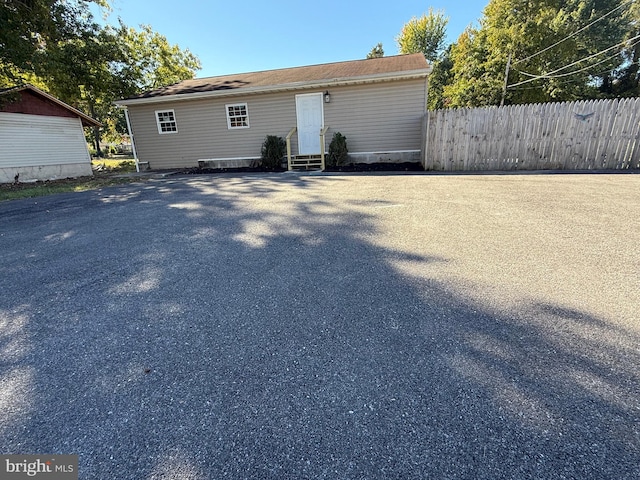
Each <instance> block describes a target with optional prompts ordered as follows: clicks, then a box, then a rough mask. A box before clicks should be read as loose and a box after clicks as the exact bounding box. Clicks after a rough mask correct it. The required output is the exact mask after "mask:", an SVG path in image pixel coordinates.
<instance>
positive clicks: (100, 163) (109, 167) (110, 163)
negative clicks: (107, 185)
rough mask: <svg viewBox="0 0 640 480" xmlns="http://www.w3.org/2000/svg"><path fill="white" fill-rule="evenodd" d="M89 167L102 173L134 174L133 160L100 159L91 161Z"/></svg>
mask: <svg viewBox="0 0 640 480" xmlns="http://www.w3.org/2000/svg"><path fill="white" fill-rule="evenodd" d="M91 166H92V167H93V169H94V170H97V171H102V172H135V171H136V162H135V160H122V159H117V158H115V159H109V158H100V159H97V160H95V159H94V160H91Z"/></svg>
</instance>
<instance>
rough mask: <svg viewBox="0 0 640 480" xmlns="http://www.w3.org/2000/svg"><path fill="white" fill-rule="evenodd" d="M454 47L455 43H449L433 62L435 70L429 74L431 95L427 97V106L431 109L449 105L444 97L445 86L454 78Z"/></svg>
mask: <svg viewBox="0 0 640 480" xmlns="http://www.w3.org/2000/svg"><path fill="white" fill-rule="evenodd" d="M452 48H453V45H449V46H448V47H447V49H446V50H445V51H444V53H443V54H442V55H440V58H438V60H436V61H435V62H434V64H433V70H432V71H431V75H429V96H428V98H427V108H428V109H429V110H438V109H441V108H446V107H447V106H448V105H447V103H446V98H445V97H444V87H445V86H446V85H449V84H450V83H451V82H452V80H453V72H452V69H453V61H452V59H451V50H452Z"/></svg>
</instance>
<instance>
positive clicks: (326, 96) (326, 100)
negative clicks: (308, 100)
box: [324, 90, 331, 103]
mask: <svg viewBox="0 0 640 480" xmlns="http://www.w3.org/2000/svg"><path fill="white" fill-rule="evenodd" d="M329 102H331V94H330V93H329V90H327V91H325V92H324V103H329Z"/></svg>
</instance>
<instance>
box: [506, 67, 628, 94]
mask: <svg viewBox="0 0 640 480" xmlns="http://www.w3.org/2000/svg"><path fill="white" fill-rule="evenodd" d="M632 65H640V62H631V63H630V64H629V65H628V66H632ZM610 71H611V70H605V71H603V72H598V73H594V74H593V75H596V76H598V75H604V74H605V73H609V72H610ZM572 82H573V80H564V81H562V82H557V83H556V85H566V84H567V83H572ZM539 89H540V87H521V88H514V90H517V91H519V92H524V91H526V90H539Z"/></svg>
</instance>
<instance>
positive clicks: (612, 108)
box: [424, 98, 640, 171]
mask: <svg viewBox="0 0 640 480" xmlns="http://www.w3.org/2000/svg"><path fill="white" fill-rule="evenodd" d="M426 115H427V117H426V119H425V120H426V121H425V128H426V129H427V131H426V132H425V136H424V138H425V145H424V149H425V151H424V166H425V169H427V170H440V171H460V170H464V171H480V170H546V169H561V170H568V169H570V170H600V169H617V170H620V169H630V168H633V169H640V99H638V98H627V99H613V100H588V101H579V102H564V103H545V104H531V105H513V106H507V107H485V108H461V109H452V110H437V111H433V112H428V113H427V114H426Z"/></svg>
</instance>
